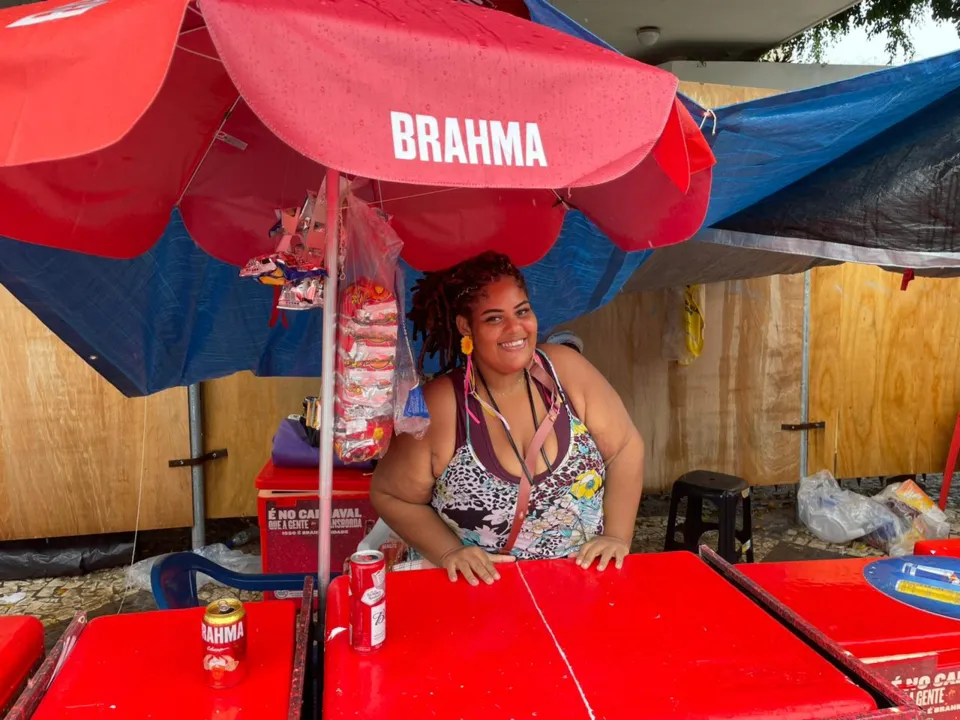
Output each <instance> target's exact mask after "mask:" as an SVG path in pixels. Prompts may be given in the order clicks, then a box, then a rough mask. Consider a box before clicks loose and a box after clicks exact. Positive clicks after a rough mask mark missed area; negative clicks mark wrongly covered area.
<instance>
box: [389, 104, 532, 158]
mask: <svg viewBox="0 0 960 720" xmlns="http://www.w3.org/2000/svg"><path fill="white" fill-rule="evenodd" d="M390 125H391V129H392V130H393V154H394V157H396V158H397V160H420V161H421V162H442V163H454V162H458V163H462V164H464V165H467V164H469V165H506V166H516V167H534V166H536V165H539V166H540V167H547V155H546V153H545V152H544V150H543V140H542V139H541V137H540V127H539V126H538V125H537V123H532V122H530V123H520V122H508V123H506V126H504V123H502V122H500V121H499V120H474V119H472V118H464V119H460V118H452V117H448V118H443V122H442V126H443V130H442V133H441V122H440V120H439V119H438V118H435V117H434V116H432V115H410V114H409V113H403V112H396V111H394V112H391V113H390Z"/></svg>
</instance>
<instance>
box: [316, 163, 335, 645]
mask: <svg viewBox="0 0 960 720" xmlns="http://www.w3.org/2000/svg"><path fill="white" fill-rule="evenodd" d="M339 221H340V173H339V172H337V171H336V170H330V169H328V170H327V224H326V233H327V247H326V257H325V264H326V267H327V273H328V274H327V279H326V281H325V282H324V287H323V358H322V363H321V368H322V370H321V371H322V373H323V377H322V378H321V385H320V399H321V405H320V493H319V494H320V535H319V539H318V542H317V545H318V549H317V551H318V557H317V573H318V576H319V578H318V579H319V582H318V585H319V588H320V624H321V626H322V624H323V618H324V612H325V609H326V601H327V586H328V585H329V584H330V508H331V504H332V498H333V422H334V417H333V393H334V389H333V379H334V369H333V368H334V363H333V361H334V353H335V352H336V347H335V345H336V340H337V279H338V273H339V268H338V259H339V244H338V242H337V238H338V237H339V229H340V228H339Z"/></svg>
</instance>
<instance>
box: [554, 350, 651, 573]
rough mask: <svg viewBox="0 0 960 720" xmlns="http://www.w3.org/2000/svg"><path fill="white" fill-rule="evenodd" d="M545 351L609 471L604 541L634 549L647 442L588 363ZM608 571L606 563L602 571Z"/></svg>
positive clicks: (572, 353) (564, 353) (573, 354)
mask: <svg viewBox="0 0 960 720" xmlns="http://www.w3.org/2000/svg"><path fill="white" fill-rule="evenodd" d="M544 351H545V352H546V353H547V355H548V356H549V358H550V360H551V362H553V364H554V368H555V369H556V371H557V375H558V376H559V377H560V382H561V383H562V384H563V386H564V388H565V391H566V393H567V395H568V397H570V398H571V400H572V402H573V405H574V407H575V408H576V409H577V411H578V412H580V413H581V414H582V417H581V420H583V422H584V424H585V425H586V426H587V429H588V430H589V431H590V435H591V436H592V437H593V441H594V442H595V443H596V444H597V447H598V448H599V450H600V454H601V455H602V456H603V460H604V463H605V465H606V477H605V480H604V487H605V490H604V495H603V525H604V536H605V537H610V538H616V539H618V540H620V541H622V542H623V543H624V544H625V547H626V548H627V549H629V547H630V543H631V541H632V540H633V530H634V526H635V524H636V521H637V511H638V510H639V508H640V496H641V494H642V493H643V452H644V448H643V439H642V438H641V437H640V433H639V432H638V431H637V428H636V426H635V425H634V424H633V420H632V419H631V418H630V415H629V413H627V409H626V408H625V407H624V405H623V401H622V400H621V399H620V396H619V395H618V394H617V391H616V390H614V389H613V387H612V386H611V385H610V383H609V382H607V379H606V378H605V377H604V376H603V375H602V374H601V373H600V371H599V370H597V369H596V368H595V367H594V366H593V365H592V364H591V363H590V362H589V361H588V360H587V359H586V358H584V357H583V356H582V355H580V353H578V352H576V351H575V350H572V349H571V348H567V347H564V346H557V345H547V346H545V347H544ZM624 554H625V553H624ZM593 557H595V556H593ZM593 557H589V556H587V555H583V556H582V557H581V560H582V561H584V562H585V563H586V564H587V565H589V564H590V562H592V561H593ZM617 557H618V559H619V558H620V557H621V556H620V553H617ZM607 559H609V558H607ZM618 564H619V563H618ZM605 565H606V562H604V558H603V557H601V569H602V568H603V567H604V566H605Z"/></svg>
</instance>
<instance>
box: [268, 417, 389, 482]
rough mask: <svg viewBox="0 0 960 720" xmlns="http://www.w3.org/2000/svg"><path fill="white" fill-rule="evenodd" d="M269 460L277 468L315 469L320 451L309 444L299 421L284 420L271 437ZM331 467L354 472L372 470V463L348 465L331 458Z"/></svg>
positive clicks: (338, 459)
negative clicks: (271, 446)
mask: <svg viewBox="0 0 960 720" xmlns="http://www.w3.org/2000/svg"><path fill="white" fill-rule="evenodd" d="M270 459H271V460H272V461H273V464H274V466H275V467H278V468H315V467H320V450H319V448H317V447H315V446H314V445H311V444H310V440H309V439H308V438H307V431H306V430H305V429H304V427H303V425H302V424H301V423H300V421H299V420H292V419H290V418H284V419H283V420H281V421H280V427H279V428H278V429H277V434H276V435H274V436H273V451H272V452H271V454H270ZM333 466H334V467H340V468H345V467H349V468H353V469H355V470H372V469H373V464H372V463H359V464H350V465H348V464H347V463H344V462H343V461H341V460H340V458H338V457H337V455H336V453H334V456H333Z"/></svg>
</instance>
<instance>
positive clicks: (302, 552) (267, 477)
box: [256, 461, 377, 600]
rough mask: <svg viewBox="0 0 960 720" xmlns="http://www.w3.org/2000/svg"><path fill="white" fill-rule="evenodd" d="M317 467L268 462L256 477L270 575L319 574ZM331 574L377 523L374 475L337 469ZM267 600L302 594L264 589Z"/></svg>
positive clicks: (265, 565) (264, 558)
mask: <svg viewBox="0 0 960 720" xmlns="http://www.w3.org/2000/svg"><path fill="white" fill-rule="evenodd" d="M318 483H319V471H318V470H317V469H316V468H278V467H274V465H273V462H272V461H269V462H267V464H266V465H265V466H264V468H263V470H261V471H260V474H259V475H258V476H257V480H256V486H257V490H258V493H257V516H258V517H259V520H260V554H261V561H262V563H263V571H264V572H269V573H285V572H316V571H317V542H318V541H317V536H318V533H319V530H320V501H319V496H318V493H317V485H318ZM332 514H333V519H332V523H331V535H332V537H331V543H330V571H331V572H330V575H331V577H336V576H337V575H340V574H341V573H342V572H343V567H344V563H345V562H346V561H347V560H348V559H349V557H350V555H351V554H353V553H354V552H356V549H357V545H358V544H359V543H360V541H361V540H362V539H363V538H364V536H365V535H366V534H367V533H368V532H370V530H371V529H372V528H373V526H374V524H376V522H377V514H376V512H374V510H373V506H372V505H371V504H370V474H369V473H365V472H363V471H360V470H348V469H343V468H334V470H333V512H332ZM265 595H266V596H267V597H268V598H281V599H283V598H287V597H289V598H291V599H294V600H295V599H296V598H297V597H299V595H300V593H299V591H298V592H290V593H287V592H283V591H281V592H277V593H265Z"/></svg>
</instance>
